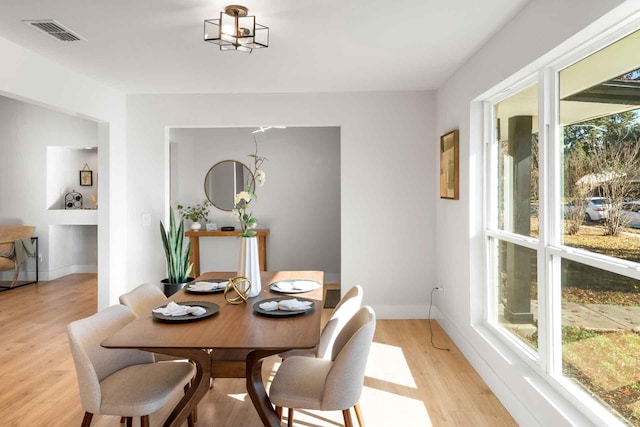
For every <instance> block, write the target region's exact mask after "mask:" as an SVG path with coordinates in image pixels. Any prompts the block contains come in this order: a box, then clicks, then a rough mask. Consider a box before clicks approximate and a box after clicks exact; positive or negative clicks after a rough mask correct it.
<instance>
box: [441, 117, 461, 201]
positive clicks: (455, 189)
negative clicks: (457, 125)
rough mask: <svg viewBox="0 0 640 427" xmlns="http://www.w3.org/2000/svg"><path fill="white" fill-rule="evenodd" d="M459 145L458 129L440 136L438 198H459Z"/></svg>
mask: <svg viewBox="0 0 640 427" xmlns="http://www.w3.org/2000/svg"><path fill="white" fill-rule="evenodd" d="M459 151H460V146H459V143H458V130H457V129H456V130H453V131H451V132H449V133H445V134H444V135H442V136H441V137H440V198H441V199H451V200H458V199H459V198H460V194H459V193H460V180H459V163H460V153H459Z"/></svg>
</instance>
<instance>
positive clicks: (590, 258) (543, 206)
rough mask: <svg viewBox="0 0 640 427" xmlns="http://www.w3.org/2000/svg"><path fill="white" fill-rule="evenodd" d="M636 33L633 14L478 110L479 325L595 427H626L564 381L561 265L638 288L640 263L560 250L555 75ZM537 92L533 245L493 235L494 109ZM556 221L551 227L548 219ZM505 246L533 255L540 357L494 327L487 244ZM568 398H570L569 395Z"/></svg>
mask: <svg viewBox="0 0 640 427" xmlns="http://www.w3.org/2000/svg"><path fill="white" fill-rule="evenodd" d="M638 29H640V13H634V14H632V15H630V16H628V17H627V18H626V19H624V20H623V21H622V22H620V23H618V24H617V25H613V26H611V27H610V28H609V29H607V30H606V31H602V32H600V34H599V35H598V36H596V37H591V39H590V40H588V41H584V42H583V43H580V46H579V47H578V48H574V49H571V50H570V51H567V50H565V52H564V53H560V54H557V55H556V57H555V59H552V60H548V61H546V63H541V64H539V66H538V67H537V69H536V70H535V71H534V72H533V73H531V74H529V75H528V76H526V77H523V78H521V79H518V80H517V81H516V82H515V83H514V82H513V79H510V80H511V81H510V82H509V83H510V85H509V87H508V88H507V89H503V88H505V87H507V84H509V83H507V82H504V83H503V84H501V85H498V87H497V88H494V90H493V91H490V92H488V93H487V95H486V96H485V97H483V99H481V101H482V102H483V120H484V137H483V141H484V150H483V151H484V153H483V158H484V176H485V179H484V187H483V200H484V209H483V212H484V215H483V230H484V239H485V245H484V254H483V257H484V265H485V274H484V279H485V280H484V291H485V297H484V316H483V319H484V322H483V325H484V326H485V327H486V328H488V330H489V331H490V332H492V334H493V336H494V337H496V338H497V339H499V340H500V341H501V342H503V343H504V344H506V345H507V346H508V347H509V348H511V349H512V350H514V351H515V353H516V354H517V355H519V356H520V357H521V359H522V360H523V361H525V362H526V363H527V364H528V365H529V366H530V367H531V368H532V369H533V370H535V371H536V372H537V373H538V374H539V375H540V376H541V377H542V378H544V379H545V380H546V381H547V382H548V383H549V384H550V385H551V386H552V387H553V388H554V389H556V391H558V392H560V393H563V395H565V396H566V397H567V399H568V400H569V401H570V402H571V403H573V404H574V406H576V407H577V408H578V409H580V410H581V412H583V413H584V414H585V415H586V416H588V417H589V418H590V419H592V420H593V421H594V423H596V424H599V423H602V422H605V423H606V424H607V425H611V426H617V425H619V426H623V425H625V424H624V423H623V422H622V421H620V420H619V419H618V418H617V417H616V416H614V415H613V414H612V413H611V412H609V411H608V410H607V409H606V408H605V407H604V406H603V405H601V404H600V402H598V401H597V400H596V399H595V398H593V397H592V396H591V395H589V394H588V393H587V392H586V391H584V390H583V389H582V388H580V387H579V386H577V385H575V384H574V383H573V382H572V381H571V380H569V379H567V378H565V377H563V375H562V336H561V315H562V313H561V281H560V261H561V259H562V258H565V259H569V260H572V261H576V262H580V263H582V264H586V265H589V266H593V267H595V268H599V269H602V270H605V271H610V272H613V273H616V274H620V275H623V276H627V277H631V278H634V279H637V280H640V263H635V262H630V261H625V260H622V259H617V258H613V257H609V256H605V255H600V254H596V253H591V252H588V251H586V250H582V249H578V248H573V247H569V246H565V245H563V244H562V230H561V229H560V228H561V227H562V220H561V199H562V189H561V177H562V170H561V162H562V160H561V158H560V155H559V153H560V152H561V151H560V150H561V146H560V144H561V140H560V125H559V121H558V117H559V114H558V113H559V111H558V110H559V100H558V97H559V90H558V88H559V72H560V71H561V70H562V69H564V68H566V67H568V66H569V65H571V64H573V63H576V62H578V61H580V60H582V59H583V58H585V57H587V56H589V55H591V54H592V53H594V52H596V51H598V50H600V49H603V48H605V47H606V46H608V45H610V44H612V43H614V42H616V41H617V40H619V39H621V38H623V37H625V36H626V35H628V34H630V33H632V32H634V31H637V30H638ZM536 83H537V84H538V93H539V97H538V141H539V144H538V146H539V154H538V159H539V182H538V191H539V193H538V197H539V200H538V201H539V205H538V221H539V230H540V234H539V236H538V238H532V237H528V236H522V235H518V234H515V233H511V232H507V231H503V230H499V229H498V227H497V218H498V216H497V200H498V185H497V184H498V183H497V177H496V173H495V171H496V170H497V165H496V164H495V162H496V161H497V151H496V149H497V148H496V142H495V140H496V138H495V125H494V122H495V119H494V114H493V106H494V105H495V104H496V103H497V102H500V101H501V100H504V99H507V98H509V97H510V96H512V95H514V94H516V93H518V92H520V91H522V90H524V89H526V88H527V87H530V86H531V85H533V84H536ZM554 218H555V219H554ZM494 241H495V242H499V241H505V242H509V243H513V244H516V245H519V246H522V247H525V248H528V249H532V250H535V251H537V276H538V280H537V281H538V351H537V353H536V352H535V351H533V350H532V349H531V348H529V347H528V346H527V345H526V344H524V343H523V342H522V341H521V340H519V339H517V338H515V337H514V336H513V335H512V334H511V333H510V332H508V331H507V330H506V329H505V328H504V327H503V326H501V325H500V324H499V323H498V322H497V321H495V319H497V316H496V304H495V301H496V298H497V295H496V292H497V286H496V285H495V283H494V280H495V279H494V278H495V277H497V276H496V274H495V272H496V270H495V269H496V268H497V265H496V263H495V260H496V259H497V257H496V256H495V255H496V254H495V253H494V250H495V245H494V244H492V242H494ZM567 391H568V393H567Z"/></svg>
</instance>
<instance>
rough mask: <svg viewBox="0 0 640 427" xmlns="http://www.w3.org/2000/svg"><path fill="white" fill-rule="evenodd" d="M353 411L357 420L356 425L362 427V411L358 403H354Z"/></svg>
mask: <svg viewBox="0 0 640 427" xmlns="http://www.w3.org/2000/svg"><path fill="white" fill-rule="evenodd" d="M353 409H354V410H355V411H356V418H357V419H358V425H359V426H360V427H364V418H362V411H361V410H360V402H358V403H356V404H355V405H354V406H353Z"/></svg>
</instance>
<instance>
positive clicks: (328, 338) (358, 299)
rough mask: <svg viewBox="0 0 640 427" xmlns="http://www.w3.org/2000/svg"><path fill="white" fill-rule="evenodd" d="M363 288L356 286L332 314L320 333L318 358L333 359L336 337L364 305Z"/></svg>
mask: <svg viewBox="0 0 640 427" xmlns="http://www.w3.org/2000/svg"><path fill="white" fill-rule="evenodd" d="M362 295H363V291H362V287H361V286H360V285H355V286H354V287H352V288H351V289H349V291H348V292H347V293H346V294H345V295H344V296H343V297H342V298H341V299H340V302H338V305H336V307H335V308H334V309H333V312H331V317H330V318H329V321H328V322H327V324H326V325H325V326H324V328H323V329H322V332H321V333H320V344H318V351H317V353H316V357H319V358H322V359H331V350H332V348H333V343H334V342H335V340H336V337H337V336H338V334H339V333H340V331H342V328H343V327H344V325H346V323H347V322H348V321H349V319H351V318H352V317H353V315H354V314H355V313H356V312H357V311H358V310H359V309H360V306H361V305H362Z"/></svg>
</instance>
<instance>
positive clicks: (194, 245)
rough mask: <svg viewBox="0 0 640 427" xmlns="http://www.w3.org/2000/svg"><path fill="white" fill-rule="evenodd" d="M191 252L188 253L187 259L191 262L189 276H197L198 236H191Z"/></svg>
mask: <svg viewBox="0 0 640 427" xmlns="http://www.w3.org/2000/svg"><path fill="white" fill-rule="evenodd" d="M190 239H191V253H190V254H189V261H191V263H192V264H193V268H192V269H191V276H192V277H198V276H199V275H200V238H199V237H198V236H191V237H190Z"/></svg>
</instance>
